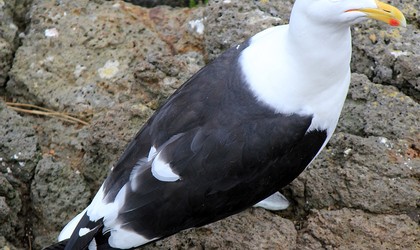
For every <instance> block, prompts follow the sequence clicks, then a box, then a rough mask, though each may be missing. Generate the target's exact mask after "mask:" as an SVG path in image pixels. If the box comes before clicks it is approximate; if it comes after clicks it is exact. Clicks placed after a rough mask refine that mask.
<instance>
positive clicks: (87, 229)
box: [79, 227, 90, 237]
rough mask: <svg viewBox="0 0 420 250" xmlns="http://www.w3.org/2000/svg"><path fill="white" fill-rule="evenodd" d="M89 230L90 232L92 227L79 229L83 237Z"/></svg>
mask: <svg viewBox="0 0 420 250" xmlns="http://www.w3.org/2000/svg"><path fill="white" fill-rule="evenodd" d="M89 232H90V229H89V228H87V227H84V228H80V230H79V236H80V237H82V236H83V235H86V234H87V233H89Z"/></svg>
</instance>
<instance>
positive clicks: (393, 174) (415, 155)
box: [290, 74, 420, 220]
mask: <svg viewBox="0 0 420 250" xmlns="http://www.w3.org/2000/svg"><path fill="white" fill-rule="evenodd" d="M419 117H420V105H419V104H418V103H416V102H414V101H413V100H412V99H411V98H409V97H407V96H405V95H404V94H402V93H400V92H399V91H397V89H396V88H395V87H392V86H383V85H379V84H373V83H371V82H370V81H369V80H368V79H367V77H366V76H362V75H358V74H353V81H352V85H351V88H350V92H349V96H348V100H347V102H346V104H345V107H344V110H343V113H342V117H341V120H340V123H339V126H338V129H337V130H338V132H337V133H336V134H335V135H334V136H333V138H332V140H331V141H330V143H329V145H328V146H327V148H326V150H324V151H323V152H322V153H321V154H320V156H319V158H318V159H316V160H315V161H314V163H313V164H312V167H310V168H309V169H307V170H306V171H305V172H304V173H303V174H302V175H301V176H299V177H298V179H297V180H295V181H294V182H293V183H292V184H291V186H290V187H291V192H292V193H293V197H294V199H295V201H296V202H297V203H298V205H299V207H306V209H310V208H317V209H321V208H326V207H337V208H338V207H349V208H359V209H363V210H365V211H370V212H373V213H395V212H396V211H398V213H402V212H405V213H406V214H411V215H413V219H415V220H418V219H419V217H418V216H419V214H420V211H419V209H418V207H419V204H420V200H419V197H420V183H419V182H418V179H417V178H418V176H419V174H420V168H419V166H420V158H419V141H420V140H419V134H418V127H419Z"/></svg>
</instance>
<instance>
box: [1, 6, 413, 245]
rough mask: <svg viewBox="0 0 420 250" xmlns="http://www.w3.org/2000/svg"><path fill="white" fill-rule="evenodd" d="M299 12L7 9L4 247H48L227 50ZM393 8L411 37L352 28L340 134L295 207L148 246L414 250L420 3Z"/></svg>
mask: <svg viewBox="0 0 420 250" xmlns="http://www.w3.org/2000/svg"><path fill="white" fill-rule="evenodd" d="M133 2H136V3H137V4H139V3H140V4H141V3H142V2H143V3H144V4H146V5H147V6H152V5H156V4H159V3H162V2H165V1H133ZM166 2H168V1H166ZM174 2H179V3H180V4H185V3H186V1H172V3H174ZM292 2H293V1H291V0H283V1H273V0H266V1H262V0H261V1H251V0H246V1H245V0H231V1H227V0H224V1H216V0H214V1H211V0H210V1H209V3H208V4H207V5H205V6H200V7H195V8H181V7H169V6H157V7H153V8H142V7H138V6H134V5H132V4H131V3H125V2H116V1H103V0H93V1H88V0H72V1H70V0H68V1H67V0H65V1H56V0H0V97H1V98H0V249H4V250H6V249H40V248H41V247H42V246H46V245H48V244H50V243H52V242H54V241H55V239H56V237H57V235H58V233H59V231H60V229H61V228H62V227H63V226H64V225H65V224H66V223H67V221H68V220H69V219H70V218H72V217H73V216H74V215H75V214H76V213H78V212H79V211H81V210H82V209H83V208H84V207H85V206H86V205H87V204H88V203H89V201H90V199H91V198H92V197H93V195H94V194H95V192H96V190H97V188H98V186H99V185H100V183H101V182H102V181H103V179H104V178H105V176H106V174H107V172H108V170H109V169H110V167H111V166H112V165H113V164H114V163H115V162H116V160H117V158H118V157H119V155H120V154H121V152H122V151H123V149H124V147H125V145H126V144H127V143H128V142H129V141H130V139H131V137H132V136H133V135H134V134H135V133H136V131H137V130H138V129H139V128H140V127H141V125H142V124H143V123H144V122H145V121H146V119H147V118H148V117H149V116H150V115H151V114H152V113H153V111H154V110H155V109H156V108H157V107H159V105H160V104H161V103H162V102H163V101H164V100H165V99H166V98H167V97H168V96H169V95H170V94H171V93H172V92H173V91H174V90H175V89H176V88H177V87H179V86H180V85H181V84H182V83H183V82H184V81H186V80H187V79H188V78H189V77H190V76H191V75H192V74H194V72H196V71H197V70H199V69H200V68H201V67H202V66H204V65H205V64H206V63H207V62H209V61H210V60H211V59H213V58H214V57H216V56H217V55H218V54H220V53H221V52H222V51H224V50H225V49H227V48H229V47H230V46H233V45H234V44H235V43H237V42H240V41H243V40H244V39H246V38H248V37H249V36H251V35H252V34H255V33H257V32H258V31H260V30H262V29H264V28H267V27H270V26H273V25H279V24H285V23H287V21H288V18H289V13H290V9H291V7H292ZM388 2H391V3H392V4H394V5H396V6H398V7H399V8H400V9H401V10H402V11H403V12H404V13H405V14H406V17H407V19H408V26H407V28H398V29H395V28H391V27H388V26H386V25H385V24H382V23H378V22H376V21H368V22H366V23H364V24H361V25H358V26H356V27H354V30H353V40H354V49H353V55H354V56H353V62H352V69H353V72H354V74H353V78H352V85H351V88H350V92H349V95H348V98H347V102H346V105H345V108H344V110H343V113H342V117H341V120H340V123H339V127H338V129H337V132H336V134H335V135H334V136H333V138H332V140H331V142H330V143H329V144H328V146H327V148H326V149H325V150H324V151H323V153H322V154H321V155H320V156H319V158H318V159H317V160H315V161H314V162H313V164H312V167H311V168H309V169H307V170H306V171H305V172H304V173H303V174H302V175H301V176H300V177H299V178H298V179H297V180H295V181H294V182H293V183H291V184H290V185H289V186H287V187H286V188H284V189H283V190H281V191H282V192H283V193H284V194H285V195H286V196H287V197H288V199H289V201H291V206H290V207H289V208H288V209H287V210H285V211H282V212H268V211H265V210H263V209H260V208H251V209H248V210H247V211H245V212H243V213H241V214H239V215H235V216H232V217H231V218H228V219H226V220H222V221H220V222H217V223H214V224H212V225H208V226H205V227H202V228H198V229H190V230H187V231H185V232H181V233H179V234H177V235H174V236H172V237H169V238H167V239H164V240H161V241H158V242H155V243H153V244H151V245H148V246H146V247H144V249H162V248H164V249H218V248H220V249H420V245H419V244H420V230H419V220H420V218H419V214H420V209H419V205H420V181H419V180H420V130H419V127H420V105H419V101H420V67H419V62H420V45H419V41H420V34H419V32H420V1H419V0H409V1H397V0H391V1H388ZM23 104H25V105H23ZM27 104H30V105H36V106H38V107H41V108H42V109H40V108H37V107H34V106H28V105H27ZM46 109H48V110H46ZM63 114H67V115H71V116H72V117H75V118H78V119H80V120H81V121H79V120H74V119H71V118H69V117H66V116H63Z"/></svg>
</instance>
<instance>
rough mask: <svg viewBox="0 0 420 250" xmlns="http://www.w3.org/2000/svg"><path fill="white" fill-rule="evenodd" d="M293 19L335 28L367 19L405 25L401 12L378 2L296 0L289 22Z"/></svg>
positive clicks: (392, 24) (365, 0) (372, 0)
mask: <svg viewBox="0 0 420 250" xmlns="http://www.w3.org/2000/svg"><path fill="white" fill-rule="evenodd" d="M295 15H296V16H295ZM293 18H296V19H300V18H304V19H307V20H310V21H311V22H313V23H318V24H323V25H329V24H331V25H335V26H337V25H340V26H341V25H345V26H350V25H352V24H354V23H358V22H360V21H363V20H365V19H367V18H372V19H376V20H379V21H382V22H385V23H388V24H389V25H391V26H405V25H406V20H405V17H404V15H403V14H402V13H401V11H399V10H398V9H397V8H395V7H393V6H391V5H389V4H386V3H382V2H380V1H378V0H296V2H295V5H294V7H293V11H292V20H291V22H293Z"/></svg>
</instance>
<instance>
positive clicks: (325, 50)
mask: <svg viewBox="0 0 420 250" xmlns="http://www.w3.org/2000/svg"><path fill="white" fill-rule="evenodd" d="M292 17H293V16H292ZM305 23H306V25H303V24H305ZM308 23H310V22H304V21H300V20H294V19H293V18H292V19H291V23H290V25H284V26H278V27H275V28H272V29H269V30H267V31H263V32H262V33H261V34H257V35H256V36H255V37H254V38H252V39H251V40H250V45H249V47H248V48H246V49H245V50H244V51H243V52H242V55H241V58H240V63H241V66H242V70H243V74H244V76H245V79H246V82H247V83H248V85H249V87H250V89H251V90H252V91H253V93H254V95H255V96H256V98H257V99H258V100H259V101H260V102H262V103H265V104H266V105H268V106H270V107H272V108H273V109H274V110H275V111H276V112H279V113H286V114H287V113H288V114H292V113H296V114H301V115H312V116H313V117H314V120H313V122H312V125H311V128H310V129H327V130H328V134H329V135H331V134H332V132H333V130H334V128H335V126H336V124H337V121H338V117H339V115H340V112H341V108H342V105H343V103H344V99H345V97H346V94H347V90H348V85H349V82H350V59H351V34H350V28H349V27H344V26H343V27H328V26H325V27H324V26H322V25H317V24H310V25H308ZM331 29H338V30H336V31H335V32H331ZM332 34H334V35H332Z"/></svg>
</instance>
